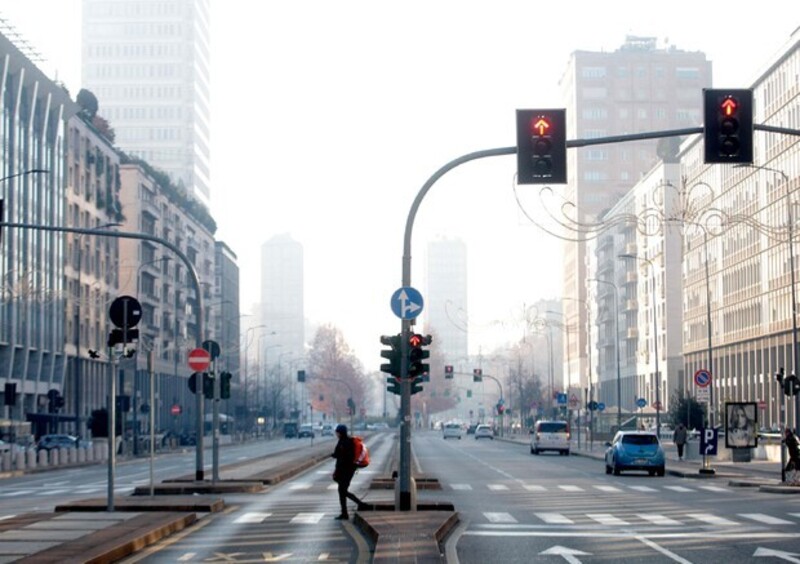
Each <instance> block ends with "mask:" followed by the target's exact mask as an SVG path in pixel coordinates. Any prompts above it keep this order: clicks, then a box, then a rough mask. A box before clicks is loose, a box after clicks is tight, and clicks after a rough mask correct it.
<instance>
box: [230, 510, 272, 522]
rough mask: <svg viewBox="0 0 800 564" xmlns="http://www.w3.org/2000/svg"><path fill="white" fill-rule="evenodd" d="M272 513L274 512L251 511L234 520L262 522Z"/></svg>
mask: <svg viewBox="0 0 800 564" xmlns="http://www.w3.org/2000/svg"><path fill="white" fill-rule="evenodd" d="M270 515H272V513H258V512H256V511H251V512H248V513H245V514H244V515H242V516H241V517H237V518H236V519H234V521H233V522H234V523H261V522H262V521H264V519H266V518H267V517H269V516H270Z"/></svg>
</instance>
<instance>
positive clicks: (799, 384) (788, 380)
mask: <svg viewBox="0 0 800 564" xmlns="http://www.w3.org/2000/svg"><path fill="white" fill-rule="evenodd" d="M798 392H800V381H798V380H797V376H795V375H794V374H789V375H788V376H785V377H784V378H783V393H784V394H786V395H787V396H790V397H791V396H796V395H797V393H798Z"/></svg>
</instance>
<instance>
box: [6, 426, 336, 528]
mask: <svg viewBox="0 0 800 564" xmlns="http://www.w3.org/2000/svg"><path fill="white" fill-rule="evenodd" d="M320 440H323V441H328V442H330V443H331V449H333V445H334V442H333V440H332V439H330V438H328V437H326V438H324V439H320V438H317V439H315V441H314V444H319V442H320ZM308 444H310V441H309V439H277V440H273V441H253V442H249V443H245V444H241V445H231V446H225V447H223V448H220V451H219V452H220V466H223V465H226V464H234V463H237V462H243V461H246V460H250V459H252V458H256V457H259V456H264V455H267V454H270V453H277V452H282V451H285V450H288V449H294V448H300V447H302V446H303V445H308ZM204 463H205V470H206V476H207V477H208V478H209V479H210V477H211V469H212V468H211V449H207V450H206V451H205V453H204ZM194 470H195V450H194V447H186V450H185V451H184V452H174V453H165V454H159V455H156V457H155V458H154V461H153V474H154V477H155V480H154V482H155V483H156V484H158V483H160V482H161V481H162V480H164V479H167V478H177V477H179V476H182V475H186V474H194ZM114 474H115V477H114V491H115V494H116V495H127V494H130V493H131V492H132V491H133V490H134V488H135V487H137V486H146V485H149V483H150V459H149V458H137V459H129V460H125V461H121V462H120V463H119V464H117V466H116V471H115V473H114ZM107 495H108V465H107V464H105V463H103V464H93V465H88V466H82V467H79V468H68V469H60V470H59V469H53V470H46V471H42V472H36V473H30V474H25V475H23V476H17V477H12V478H5V479H3V480H2V481H0V519H7V518H9V517H11V516H14V515H19V514H21V513H27V512H29V511H52V510H53V508H54V507H55V506H56V505H59V504H63V503H67V502H70V501H75V500H78V499H86V498H97V497H106V496H107Z"/></svg>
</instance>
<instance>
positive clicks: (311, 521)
mask: <svg viewBox="0 0 800 564" xmlns="http://www.w3.org/2000/svg"><path fill="white" fill-rule="evenodd" d="M324 516H325V514H324V513H298V514H297V515H295V516H294V517H292V520H291V521H290V523H300V524H303V525H316V524H317V523H319V522H320V520H321V519H322V518H323V517H324Z"/></svg>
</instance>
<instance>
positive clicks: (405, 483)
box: [397, 146, 517, 511]
mask: <svg viewBox="0 0 800 564" xmlns="http://www.w3.org/2000/svg"><path fill="white" fill-rule="evenodd" d="M516 153H517V148H516V146H514V147H503V148H500V149H487V150H484V151H476V152H474V153H469V154H467V155H464V156H462V157H459V158H457V159H454V160H452V161H450V162H449V163H447V164H446V165H444V166H443V167H442V168H440V169H439V170H437V171H436V172H435V173H434V174H433V176H431V177H430V178H429V179H428V181H427V182H425V184H424V185H423V186H422V188H421V189H420V191H419V192H418V193H417V197H416V198H414V202H413V203H412V204H411V209H410V210H409V212H408V218H407V219H406V230H405V235H404V237H403V273H402V286H403V287H407V286H410V285H411V231H412V229H413V227H414V218H415V217H416V215H417V210H418V209H419V206H420V204H421V203H422V199H423V198H424V197H425V195H426V194H427V193H428V191H429V190H430V189H431V188H432V187H433V185H434V184H435V183H436V181H437V180H439V179H440V178H441V177H442V176H444V175H445V174H447V172H449V171H450V170H452V169H454V168H455V167H457V166H459V165H461V164H464V163H467V162H469V161H474V160H476V159H482V158H486V157H496V156H500V155H515V154H516ZM400 328H401V332H400V334H401V339H400V382H401V394H400V411H401V413H402V421H401V423H400V472H399V476H398V478H399V479H398V486H399V495H398V499H399V504H398V505H399V507H398V508H397V509H399V510H400V511H410V510H411V509H412V508H411V382H410V381H409V378H408V337H409V335H410V332H411V320H410V319H403V320H402V321H401V323H400Z"/></svg>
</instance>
